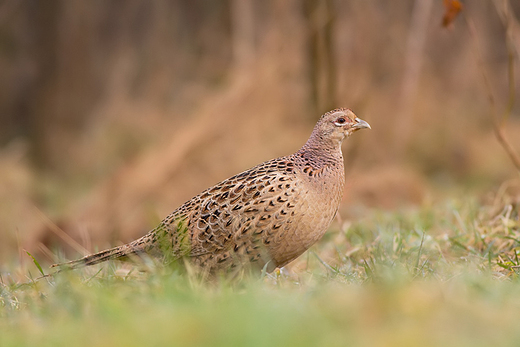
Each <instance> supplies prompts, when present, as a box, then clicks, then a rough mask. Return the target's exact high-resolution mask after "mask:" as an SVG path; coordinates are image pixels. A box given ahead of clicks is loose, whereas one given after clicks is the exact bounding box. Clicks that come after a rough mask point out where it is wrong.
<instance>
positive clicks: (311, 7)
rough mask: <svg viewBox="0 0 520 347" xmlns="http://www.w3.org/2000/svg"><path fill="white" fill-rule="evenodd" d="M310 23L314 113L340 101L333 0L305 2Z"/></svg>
mask: <svg viewBox="0 0 520 347" xmlns="http://www.w3.org/2000/svg"><path fill="white" fill-rule="evenodd" d="M304 14H305V19H306V25H307V27H308V58H309V80H310V86H311V100H312V107H313V108H314V109H315V112H313V113H322V112H325V111H328V110H331V109H333V108H335V107H338V105H337V103H336V78H337V70H336V60H335V52H334V25H335V17H336V14H335V10H334V3H333V1H332V0H326V1H314V0H306V1H305V2H304Z"/></svg>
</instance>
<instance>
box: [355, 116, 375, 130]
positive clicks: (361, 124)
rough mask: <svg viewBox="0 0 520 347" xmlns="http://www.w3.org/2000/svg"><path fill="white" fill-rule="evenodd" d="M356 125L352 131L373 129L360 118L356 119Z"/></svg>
mask: <svg viewBox="0 0 520 347" xmlns="http://www.w3.org/2000/svg"><path fill="white" fill-rule="evenodd" d="M356 122H357V123H356V124H354V125H353V126H352V127H351V129H352V131H356V130H360V129H365V128H368V129H372V128H371V127H370V124H368V123H367V122H365V121H364V120H362V119H359V118H356Z"/></svg>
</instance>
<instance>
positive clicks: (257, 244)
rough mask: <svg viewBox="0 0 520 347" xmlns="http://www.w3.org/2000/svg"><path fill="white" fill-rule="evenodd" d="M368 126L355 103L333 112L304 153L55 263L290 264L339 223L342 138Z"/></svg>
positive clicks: (261, 166) (224, 268) (257, 168)
mask: <svg viewBox="0 0 520 347" xmlns="http://www.w3.org/2000/svg"><path fill="white" fill-rule="evenodd" d="M364 128H370V125H369V124H368V123H367V122H365V121H363V120H361V119H359V118H357V117H356V115H355V114H354V113H353V112H352V111H351V110H350V109H345V108H340V109H335V110H332V111H330V112H327V113H325V114H324V115H322V116H321V118H320V119H319V121H318V122H317V124H316V126H315V127H314V130H313V131H312V134H311V136H310V137H309V139H308V140H307V142H306V143H305V144H304V145H303V146H302V147H301V148H300V149H299V150H298V151H297V152H296V153H294V154H291V155H288V156H285V157H280V158H277V159H272V160H269V161H266V162H264V163H261V164H259V165H257V166H255V167H253V168H251V169H249V170H246V171H244V172H242V173H239V174H237V175H235V176H233V177H231V178H228V179H226V180H224V181H222V182H220V183H218V184H217V185H215V186H213V187H211V188H208V189H206V190H205V191H203V192H202V193H200V194H199V195H197V196H195V197H193V198H192V199H190V200H188V201H187V202H185V203H184V204H183V205H181V206H180V207H179V208H177V209H176V210H175V211H173V212H172V213H171V214H170V215H169V216H167V217H166V218H165V219H164V220H163V221H162V222H161V223H160V224H159V225H158V226H157V227H156V228H155V229H153V230H151V231H150V232H148V233H147V234H146V235H144V236H143V237H141V238H139V239H137V240H135V241H133V242H130V243H128V244H126V245H122V246H118V247H114V248H111V249H108V250H104V251H101V252H99V253H95V254H91V255H87V256H85V257H83V258H81V259H78V260H73V261H70V262H67V263H62V264H54V265H52V267H56V266H59V267H61V268H68V269H71V268H72V269H73V268H77V267H81V266H88V265H94V264H98V263H101V262H104V261H107V260H110V259H122V258H126V257H129V256H132V255H143V254H146V255H149V256H151V257H154V258H160V259H163V260H165V259H172V260H178V259H180V258H185V259H188V261H189V262H190V263H191V264H194V265H195V266H197V267H200V268H203V269H205V270H206V271H210V272H212V273H214V272H216V271H227V270H229V269H233V268H241V267H243V266H244V265H245V264H250V265H254V266H256V267H258V268H265V269H266V270H267V271H272V270H274V269H275V268H277V267H283V266H284V265H286V264H288V263H289V262H291V261H292V260H294V259H296V258H297V257H298V256H300V255H301V254H302V253H304V252H305V251H306V250H307V249H308V248H309V247H310V246H312V245H313V244H314V243H315V242H316V241H318V240H319V239H320V238H321V237H322V236H323V234H324V233H325V231H326V230H327V228H328V227H329V225H330V223H331V222H332V220H333V218H334V216H335V214H336V212H337V210H338V207H339V205H340V201H341V198H342V195H343V187H344V183H345V177H344V167H343V155H342V152H341V144H342V142H343V140H344V139H345V138H347V137H349V136H350V135H351V134H352V133H353V132H355V131H357V130H360V129H364Z"/></svg>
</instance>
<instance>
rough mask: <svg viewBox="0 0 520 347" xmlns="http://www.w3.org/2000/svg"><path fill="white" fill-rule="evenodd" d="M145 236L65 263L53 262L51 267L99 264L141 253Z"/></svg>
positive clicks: (74, 267)
mask: <svg viewBox="0 0 520 347" xmlns="http://www.w3.org/2000/svg"><path fill="white" fill-rule="evenodd" d="M147 236H148V235H146V236H144V237H142V238H141V239H138V240H135V241H133V242H131V243H129V244H126V245H122V246H118V247H114V248H110V249H107V250H104V251H101V252H98V253H94V254H89V255H87V256H85V257H83V258H80V259H77V260H72V261H69V262H66V263H59V264H53V265H51V268H52V267H60V268H64V269H77V268H80V267H84V266H90V265H95V264H99V263H102V262H104V261H107V260H110V259H120V258H123V257H127V256H129V255H132V254H138V253H142V252H144V250H145V245H146V242H145V238H146V237H147Z"/></svg>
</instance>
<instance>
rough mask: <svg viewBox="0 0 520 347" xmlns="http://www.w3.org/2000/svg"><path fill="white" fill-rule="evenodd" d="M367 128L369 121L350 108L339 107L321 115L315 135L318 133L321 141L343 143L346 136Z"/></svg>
mask: <svg viewBox="0 0 520 347" xmlns="http://www.w3.org/2000/svg"><path fill="white" fill-rule="evenodd" d="M365 128H368V129H370V125H369V124H368V123H367V122H365V121H364V120H362V119H359V118H358V117H357V116H356V115H355V114H354V112H352V111H351V110H350V109H348V108H339V109H335V110H332V111H330V112H327V113H325V114H324V115H323V116H321V118H320V120H319V121H318V124H316V127H315V128H314V133H315V134H314V135H317V136H318V137H319V139H320V140H321V141H332V142H335V143H340V144H341V142H342V141H343V140H344V139H345V138H346V137H349V136H350V135H351V134H352V133H354V132H356V131H358V130H360V129H365Z"/></svg>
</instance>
